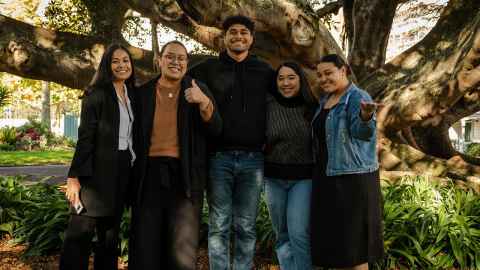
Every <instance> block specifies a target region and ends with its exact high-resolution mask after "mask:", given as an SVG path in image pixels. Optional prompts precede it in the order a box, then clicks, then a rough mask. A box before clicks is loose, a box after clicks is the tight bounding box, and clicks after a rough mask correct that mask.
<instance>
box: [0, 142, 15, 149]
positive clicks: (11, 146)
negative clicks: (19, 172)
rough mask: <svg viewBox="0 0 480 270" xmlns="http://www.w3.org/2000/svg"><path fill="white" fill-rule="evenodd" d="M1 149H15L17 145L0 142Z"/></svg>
mask: <svg viewBox="0 0 480 270" xmlns="http://www.w3.org/2000/svg"><path fill="white" fill-rule="evenodd" d="M0 151H15V145H10V144H5V143H0Z"/></svg>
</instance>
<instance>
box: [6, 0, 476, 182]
mask: <svg viewBox="0 0 480 270" xmlns="http://www.w3.org/2000/svg"><path fill="white" fill-rule="evenodd" d="M76 1H77V2H81V3H82V4H83V6H84V7H85V8H86V11H87V12H88V18H89V20H90V23H91V27H88V30H87V32H86V34H79V33H78V32H77V33H68V32H62V31H59V30H49V29H46V28H41V27H35V26H32V25H30V24H27V23H24V22H21V21H19V20H15V19H12V18H9V17H6V16H4V15H1V14H0V71H4V72H8V73H12V74H16V75H19V76H22V77H27V78H33V79H41V80H47V81H53V82H56V83H59V84H62V85H65V86H68V87H73V88H83V87H85V85H86V84H87V83H88V81H89V80H90V78H91V76H92V74H93V72H94V69H95V66H96V65H97V63H98V61H99V57H100V56H101V54H102V52H103V50H104V48H105V46H106V45H108V44H109V43H111V42H113V41H116V42H122V43H124V44H125V45H127V46H129V49H130V51H131V52H132V54H133V57H134V58H135V60H136V65H137V68H138V70H139V73H140V76H141V77H142V78H146V77H149V76H151V75H152V74H153V64H152V58H153V53H152V52H151V51H146V50H143V49H140V48H137V47H134V46H131V45H130V44H128V42H127V41H126V40H125V39H124V38H123V37H122V34H121V33H122V27H124V25H125V23H126V21H127V19H128V17H129V16H131V14H132V10H133V11H136V12H138V13H140V14H141V15H142V16H144V17H147V18H149V19H150V20H151V22H152V23H153V24H154V25H155V24H161V25H163V26H166V27H168V28H170V29H172V30H174V31H176V32H178V33H182V34H185V35H187V36H189V37H190V38H192V39H194V40H196V41H198V42H200V43H201V44H203V45H204V46H206V47H207V48H209V49H211V50H214V51H220V50H222V46H223V44H222V36H221V34H222V33H221V30H220V25H221V22H222V21H223V19H224V18H225V17H227V16H229V15H233V14H244V15H247V16H250V17H251V18H253V19H254V20H255V22H256V26H257V32H256V40H255V48H254V53H256V54H257V55H259V56H261V57H262V58H264V59H265V60H267V61H268V62H270V63H271V64H272V66H277V65H278V64H279V63H280V62H282V61H284V60H286V59H296V60H298V61H299V62H301V63H302V64H303V65H304V68H305V70H306V71H307V74H308V75H309V79H310V81H311V83H312V85H314V88H316V77H315V76H314V63H315V61H316V60H318V59H319V57H321V56H322V55H325V54H327V53H331V52H336V53H342V52H341V49H340V47H339V46H338V45H337V43H336V42H335V40H334V39H333V38H332V36H331V34H330V32H329V31H328V29H327V28H326V27H325V25H324V24H323V23H322V22H323V21H324V20H322V17H324V16H327V15H328V14H330V13H331V12H336V11H338V9H339V8H341V7H343V14H344V21H345V34H346V38H345V40H346V41H347V42H348V47H349V53H348V56H347V57H348V60H349V62H350V64H351V67H352V69H353V71H354V75H355V76H354V79H355V80H356V82H357V83H358V84H359V85H360V86H361V87H363V88H364V89H366V90H367V91H368V92H369V93H370V94H371V95H372V97H374V99H375V100H376V101H377V102H381V103H383V104H384V105H385V106H384V108H383V109H382V110H381V111H379V113H378V118H377V119H378V130H379V133H378V153H379V158H380V162H381V166H382V168H383V170H385V171H414V172H418V173H422V174H425V173H427V174H431V175H434V176H453V177H455V178H457V179H466V180H472V181H475V179H477V178H475V177H478V176H480V167H478V166H477V165H478V164H479V161H478V160H477V159H475V158H471V157H466V156H464V155H463V154H461V153H458V152H457V151H456V150H455V149H454V148H453V146H452V144H451V142H450V140H449V138H448V128H449V127H450V126H452V125H453V123H455V122H457V121H458V120H460V119H461V118H462V117H465V116H468V115H470V114H473V113H475V112H477V111H479V110H480V102H479V94H480V91H479V85H480V68H479V63H480V30H479V29H480V27H479V26H480V1H478V0H450V1H448V4H447V5H446V6H445V7H444V8H443V10H442V12H441V14H440V17H439V19H438V21H437V23H436V25H435V26H434V27H433V29H432V30H431V31H430V32H429V33H428V35H427V36H426V37H425V38H423V39H422V40H421V41H420V42H419V43H418V44H416V45H415V46H413V47H412V48H410V49H408V50H407V51H405V52H403V53H402V54H400V55H398V56H396V57H395V58H394V59H393V60H391V61H390V62H388V63H386V60H385V59H386V57H385V54H386V47H387V43H388V37H389V34H390V30H391V27H392V23H393V18H394V16H395V12H396V10H397V9H398V6H399V5H400V4H403V3H405V2H409V1H408V0H343V1H341V0H339V1H336V2H331V3H329V4H328V5H325V7H324V8H322V9H320V10H314V9H312V8H311V2H310V1H306V0H303V1H302V0H268V1H265V0H237V1H233V0H221V1H220V0H188V1H181V0H177V1H173V0H156V1H153V0H120V1H114V0H103V1H90V0H83V1H81V0H76ZM472 176H473V177H472Z"/></svg>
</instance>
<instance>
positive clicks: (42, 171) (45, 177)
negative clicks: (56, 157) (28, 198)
mask: <svg viewBox="0 0 480 270" xmlns="http://www.w3.org/2000/svg"><path fill="white" fill-rule="evenodd" d="M68 168H69V166H68V165H45V166H20V167H0V176H13V175H24V176H26V178H25V180H26V182H27V183H28V182H31V183H33V182H38V181H40V180H42V181H43V182H45V183H48V184H59V183H62V182H64V181H65V179H67V172H68Z"/></svg>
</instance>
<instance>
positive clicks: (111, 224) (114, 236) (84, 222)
mask: <svg viewBox="0 0 480 270" xmlns="http://www.w3.org/2000/svg"><path fill="white" fill-rule="evenodd" d="M119 225H120V220H119V218H116V217H87V216H78V215H71V216H70V221H69V223H68V227H67V230H66V231H65V239H64V242H63V248H62V255H61V257H60V269H62V270H63V269H64V270H67V269H68V270H73V269H78V270H83V269H85V270H86V269H88V258H89V256H90V252H91V251H92V250H93V252H94V261H93V262H94V268H95V269H96V270H100V269H102V270H103V269H105V270H109V269H117V268H118V267H117V260H118V258H117V257H118V231H119V227H120V226H119ZM95 233H96V235H97V241H96V242H95V243H92V238H93V236H94V235H95Z"/></svg>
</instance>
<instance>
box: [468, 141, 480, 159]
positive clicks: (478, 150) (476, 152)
mask: <svg viewBox="0 0 480 270" xmlns="http://www.w3.org/2000/svg"><path fill="white" fill-rule="evenodd" d="M465 154H467V155H469V156H472V157H480V143H471V144H469V145H468V146H467V150H466V151H465Z"/></svg>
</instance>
